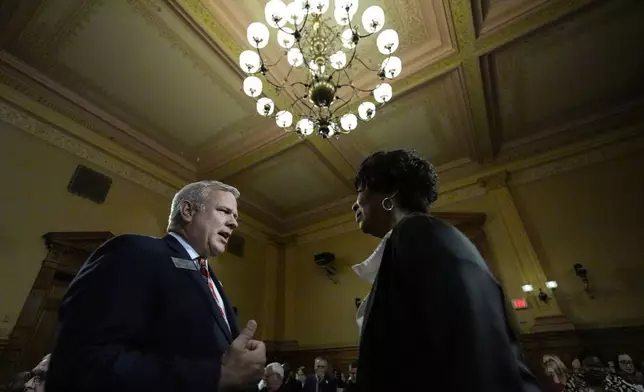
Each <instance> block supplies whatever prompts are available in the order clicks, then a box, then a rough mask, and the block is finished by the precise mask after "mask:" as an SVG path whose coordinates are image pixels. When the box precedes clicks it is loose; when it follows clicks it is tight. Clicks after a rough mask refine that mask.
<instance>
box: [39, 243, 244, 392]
mask: <svg viewBox="0 0 644 392" xmlns="http://www.w3.org/2000/svg"><path fill="white" fill-rule="evenodd" d="M172 258H178V259H184V260H190V258H189V256H188V253H187V252H186V251H185V249H184V248H183V247H182V246H181V244H180V243H179V242H178V241H177V240H176V239H175V238H173V237H172V236H170V235H166V236H165V237H163V238H152V237H145V236H139V235H122V236H119V237H115V238H113V239H111V240H109V241H107V242H106V243H105V244H103V245H102V246H101V247H99V248H98V249H97V250H96V251H95V252H94V253H93V254H92V255H91V256H90V257H89V259H88V260H87V262H86V263H85V264H84V265H83V267H82V268H81V270H80V272H79V273H78V275H77V276H76V278H75V279H74V280H73V282H72V283H71V285H70V286H69V289H68V291H67V293H66V294H65V297H64V299H63V302H62V305H61V308H60V314H59V327H58V331H57V336H56V342H55V345H54V350H53V353H52V357H51V364H50V367H49V372H48V377H47V391H48V392H81V391H83V392H86V391H94V392H107V391H110V392H112V391H114V392H117V391H118V392H129V391H132V392H134V391H136V392H140V391H154V392H170V391H182V392H184V391H185V392H192V391H195V392H197V391H204V392H205V391H209V392H211V391H217V384H218V382H219V372H220V367H221V363H220V362H221V356H222V354H223V353H224V352H225V351H226V349H227V348H228V346H229V345H230V343H231V342H232V340H233V339H234V338H235V337H236V336H237V335H238V333H239V331H238V328H237V325H236V322H235V314H234V312H233V310H232V308H231V306H230V303H229V302H228V300H227V299H226V296H225V295H224V292H223V290H222V288H221V285H220V284H219V282H218V281H217V279H216V278H215V277H214V275H212V276H213V280H214V281H215V284H216V285H217V289H218V290H219V293H220V294H221V296H222V298H223V300H224V305H225V309H226V315H227V318H228V320H229V322H230V329H229V328H228V327H227V326H226V323H225V321H224V320H223V317H222V316H221V313H220V311H219V309H218V307H217V305H216V303H215V301H214V299H213V297H212V294H211V292H210V290H209V289H208V285H207V284H206V281H205V279H204V278H203V277H202V275H201V274H200V273H199V270H197V269H185V268H178V267H177V266H176V265H175V263H174V262H173V260H172ZM185 265H190V263H186V264H185ZM211 274H212V271H211Z"/></svg>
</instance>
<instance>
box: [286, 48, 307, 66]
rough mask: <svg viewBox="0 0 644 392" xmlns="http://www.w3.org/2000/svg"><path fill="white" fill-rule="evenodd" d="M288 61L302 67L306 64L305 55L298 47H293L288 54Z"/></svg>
mask: <svg viewBox="0 0 644 392" xmlns="http://www.w3.org/2000/svg"><path fill="white" fill-rule="evenodd" d="M286 57H287V60H288V63H289V64H291V65H292V66H293V67H296V68H297V67H301V66H302V64H304V56H303V55H302V52H301V51H300V50H299V49H298V48H291V49H289V51H288V54H287V56H286Z"/></svg>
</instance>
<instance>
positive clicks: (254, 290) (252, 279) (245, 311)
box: [211, 237, 277, 340]
mask: <svg viewBox="0 0 644 392" xmlns="http://www.w3.org/2000/svg"><path fill="white" fill-rule="evenodd" d="M245 239H246V245H245V248H244V257H243V258H240V257H237V256H234V255H232V254H230V253H224V254H223V255H222V256H220V257H217V258H216V259H214V260H213V261H211V265H212V268H213V270H214V271H215V274H217V278H218V279H219V280H220V281H221V284H222V285H223V288H224V290H225V291H226V295H227V296H228V298H229V299H230V301H231V303H232V305H233V306H235V307H237V311H238V323H239V326H240V327H243V326H244V325H246V323H247V322H248V320H255V321H257V323H258V333H257V335H256V337H258V338H261V339H269V340H270V339H272V338H273V331H274V323H275V318H274V317H273V315H274V313H273V311H274V309H275V303H274V294H275V290H276V288H275V274H276V271H275V269H274V265H275V262H276V257H277V256H276V251H275V247H274V246H272V245H269V244H267V243H265V242H260V241H257V240H254V239H252V238H248V237H245ZM271 267H273V268H272V269H271ZM271 296H273V297H272V298H271Z"/></svg>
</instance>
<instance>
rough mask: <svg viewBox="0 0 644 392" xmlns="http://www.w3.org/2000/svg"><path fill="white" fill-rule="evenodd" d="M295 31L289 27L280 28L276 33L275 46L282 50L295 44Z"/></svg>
mask: <svg viewBox="0 0 644 392" xmlns="http://www.w3.org/2000/svg"><path fill="white" fill-rule="evenodd" d="M294 32H295V31H294V30H293V29H292V28H290V27H282V28H281V29H280V30H278V31H277V44H278V45H279V46H281V47H282V48H284V49H289V48H290V47H291V46H293V45H294V44H295V36H293V33H294Z"/></svg>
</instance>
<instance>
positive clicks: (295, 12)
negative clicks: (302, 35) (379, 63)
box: [286, 0, 306, 26]
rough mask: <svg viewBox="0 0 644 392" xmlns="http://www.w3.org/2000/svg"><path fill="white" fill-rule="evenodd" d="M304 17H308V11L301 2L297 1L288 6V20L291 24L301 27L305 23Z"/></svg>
mask: <svg viewBox="0 0 644 392" xmlns="http://www.w3.org/2000/svg"><path fill="white" fill-rule="evenodd" d="M304 15H306V11H305V10H304V8H303V6H302V2H301V1H299V0H295V1H293V2H292V3H290V4H289V5H287V6H286V19H287V20H288V22H289V23H290V24H293V25H296V26H297V25H299V24H300V23H302V22H303V21H304Z"/></svg>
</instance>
